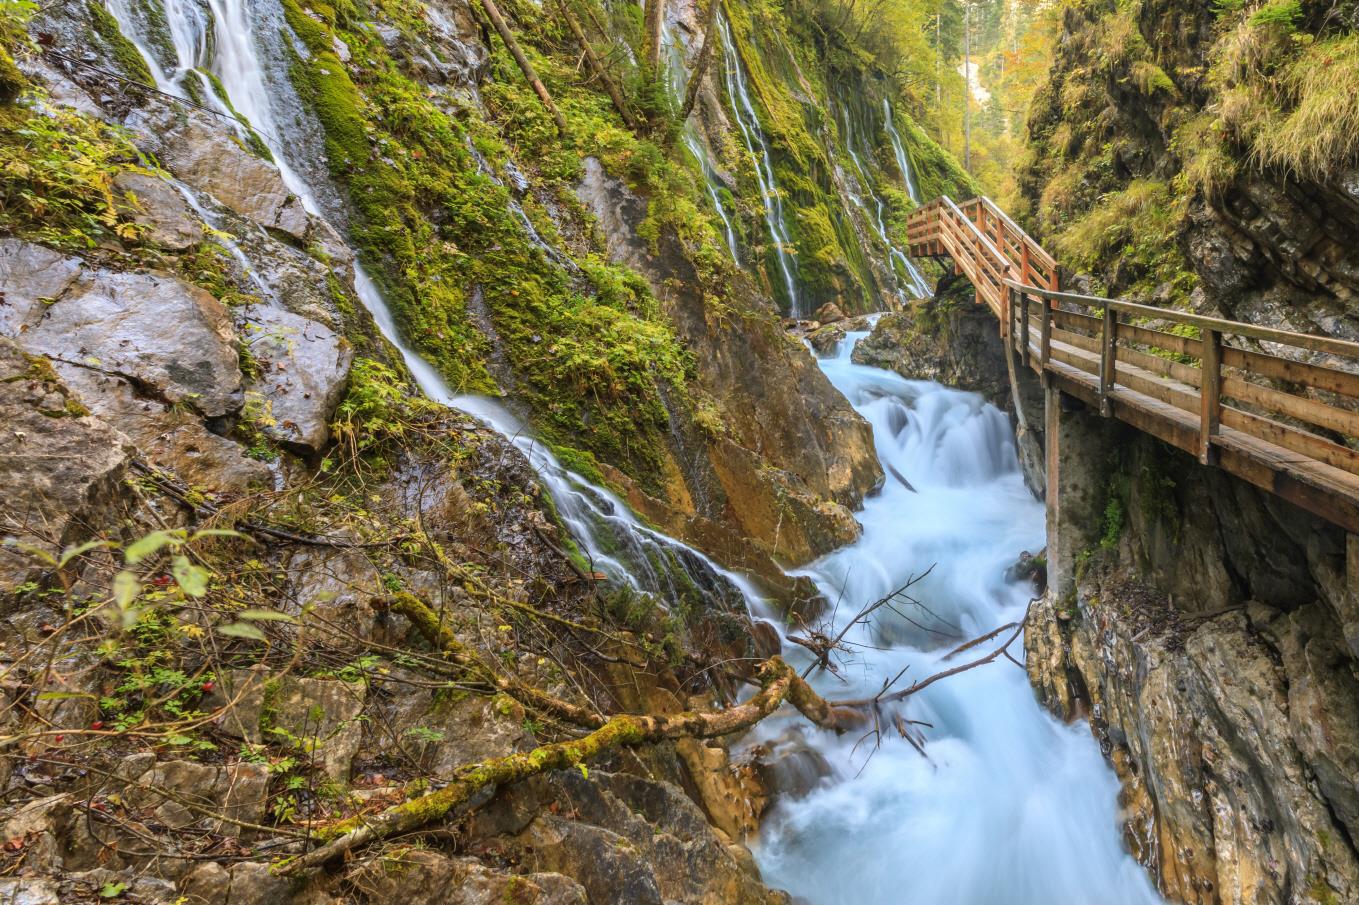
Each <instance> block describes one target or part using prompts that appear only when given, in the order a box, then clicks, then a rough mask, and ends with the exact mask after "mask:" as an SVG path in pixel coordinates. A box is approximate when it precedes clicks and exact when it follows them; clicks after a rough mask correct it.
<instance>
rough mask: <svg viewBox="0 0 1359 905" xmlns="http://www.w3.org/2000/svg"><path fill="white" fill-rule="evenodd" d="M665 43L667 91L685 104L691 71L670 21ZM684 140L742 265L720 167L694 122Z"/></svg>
mask: <svg viewBox="0 0 1359 905" xmlns="http://www.w3.org/2000/svg"><path fill="white" fill-rule="evenodd" d="M661 40H662V42H663V43H664V46H665V54H664V56H665V73H666V87H667V88H668V89H669V90H670V97H671V99H672V100H674V101H675V103H677V104H678V103H683V101H684V92H685V90H686V89H687V88H688V86H689V70H688V67H686V66H685V65H684V42H683V41H682V40H681V39H680V37H679V35H677V34H676V33H675V28H674V25H672V24H671V22H670V21H669V20H668V19H667V20H666V22H665V24H664V27H663V29H662V32H661ZM680 137H681V138H682V139H683V140H684V146H685V147H686V148H688V149H689V153H690V154H692V155H694V160H696V161H698V168H699V171H700V172H701V173H702V174H703V185H704V188H705V189H707V191H708V198H709V199H711V200H712V203H713V208H714V209H715V210H716V211H717V216H718V219H720V220H721V221H722V232H723V234H724V235H725V237H726V240H727V250H728V251H730V252H731V257H732V260H733V261H737V262H739V261H740V260H741V255H740V252H739V251H738V250H737V246H736V228H735V226H733V225H732V220H731V215H730V214H729V213H727V206H726V204H725V203H724V202H723V200H722V193H721V191H720V186H721V184H722V181H721V178H720V177H719V176H718V175H717V167H715V166H713V161H712V155H710V154H709V153H708V146H707V145H706V144H704V143H703V140H702V139H701V138H699V135H698V130H697V129H696V128H695V127H694V124H693V121H692V119H690V120H685V122H684V126H683V127H682V129H681V130H680Z"/></svg>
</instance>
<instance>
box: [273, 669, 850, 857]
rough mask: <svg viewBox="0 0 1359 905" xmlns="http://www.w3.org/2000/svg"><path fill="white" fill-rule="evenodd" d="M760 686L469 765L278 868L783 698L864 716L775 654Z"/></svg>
mask: <svg viewBox="0 0 1359 905" xmlns="http://www.w3.org/2000/svg"><path fill="white" fill-rule="evenodd" d="M757 678H758V680H759V683H760V690H759V691H758V692H757V693H756V694H755V695H754V696H753V697H751V698H750V699H749V700H748V701H746V702H745V703H743V704H738V705H736V706H734V707H728V708H726V709H724V710H711V711H689V712H685V713H677V714H670V715H664V716H651V715H637V716H634V715H629V714H620V715H618V716H614V717H610V718H609V720H608V721H607V722H605V723H604V724H603V725H602V726H600V727H599V728H598V729H596V730H595V731H593V732H591V733H589V734H588V735H586V736H584V737H582V738H578V739H570V740H568V741H564V742H556V743H553V744H550V745H543V746H542V747H540V748H535V749H534V750H532V751H528V752H524V753H520V754H511V755H508V756H506V757H498V758H494V759H492V760H488V761H485V762H483V763H480V764H470V765H468V766H466V767H463V768H461V769H460V770H458V771H457V772H456V774H455V778H454V779H453V781H452V782H451V783H449V784H448V785H446V786H444V787H443V788H442V789H439V790H438V791H436V792H430V793H428V794H426V795H421V796H420V797H418V798H413V799H411V800H410V801H407V802H405V803H403V804H399V805H397V806H395V807H393V808H390V809H388V810H386V811H384V812H382V813H381V814H378V815H377V816H375V817H372V818H365V817H354V818H350V819H349V820H344V821H340V822H339V823H336V824H333V825H331V826H329V827H325V828H323V829H321V830H320V831H319V833H318V834H317V838H319V839H321V840H323V841H325V840H328V841H326V842H325V844H324V845H322V846H321V847H320V848H317V849H315V850H313V851H310V852H307V853H306V854H304V855H301V856H299V857H297V858H296V859H294V860H293V861H291V862H289V863H288V864H287V865H285V866H283V867H282V868H281V869H280V870H279V873H280V874H283V875H285V876H287V875H296V874H298V873H300V872H303V871H306V870H310V869H312V868H317V867H321V866H323V865H325V864H327V863H329V862H330V861H333V860H335V859H337V858H340V857H343V856H344V855H346V854H347V853H349V852H351V851H353V850H354V849H356V848H359V847H362V846H365V845H369V844H371V843H374V842H377V841H379V840H382V839H385V838H387V837H389V836H392V835H395V834H399V833H408V832H411V831H413V830H418V829H420V828H421V827H424V826H427V825H429V824H431V823H433V822H435V821H438V820H441V819H443V818H444V817H446V816H447V815H448V814H450V813H451V812H456V811H457V810H458V809H459V808H461V807H462V806H464V805H466V804H467V803H468V802H470V801H472V800H473V799H474V798H476V797H478V796H479V795H480V794H481V793H482V792H483V791H485V790H491V791H492V792H493V791H494V790H495V789H497V788H500V787H503V786H507V785H512V784H514V783H517V782H521V781H522V780H525V779H527V778H529V777H530V776H535V775H537V774H539V773H544V772H547V771H549V770H563V769H568V768H570V767H574V766H577V765H579V764H583V763H585V762H586V761H589V760H593V759H594V758H597V757H599V756H600V755H602V754H606V753H608V752H610V751H613V750H615V749H619V748H635V747H638V746H640V745H646V744H654V743H656V742H663V741H672V740H676V739H684V738H719V737H721V736H724V735H731V734H733V733H737V732H744V731H745V730H747V729H749V728H750V727H751V726H754V725H755V724H756V723H758V722H759V721H760V720H762V719H764V718H765V717H767V716H769V715H770V714H772V713H773V712H774V711H775V710H777V709H778V708H779V705H781V704H782V703H783V702H785V701H787V702H788V703H790V704H792V705H793V706H794V707H796V708H797V709H798V711H799V712H800V713H802V715H803V716H805V717H806V718H807V719H809V720H811V721H812V722H813V723H816V724H817V725H818V726H822V727H823V728H827V729H833V730H835V731H837V732H841V731H844V730H846V729H850V728H853V727H854V726H856V725H860V724H862V722H863V715H862V714H861V713H858V712H855V711H850V710H846V709H844V708H840V707H835V706H833V705H831V704H829V703H828V702H826V701H825V700H823V699H822V698H821V697H820V696H819V695H818V694H817V693H816V692H815V691H813V690H812V688H811V686H809V685H808V684H807V683H806V682H805V681H803V680H802V679H801V678H800V677H799V676H798V675H797V673H796V672H794V671H793V669H792V667H790V666H789V665H788V664H787V663H785V662H784V661H783V659H782V658H781V657H771V658H769V659H768V660H766V661H765V662H764V663H763V664H762V665H761V666H760V671H759V673H758V676H757Z"/></svg>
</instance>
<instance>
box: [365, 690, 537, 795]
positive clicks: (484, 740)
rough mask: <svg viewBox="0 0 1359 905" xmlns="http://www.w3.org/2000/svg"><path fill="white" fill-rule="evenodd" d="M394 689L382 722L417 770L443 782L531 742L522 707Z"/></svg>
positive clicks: (500, 700) (493, 700)
mask: <svg viewBox="0 0 1359 905" xmlns="http://www.w3.org/2000/svg"><path fill="white" fill-rule="evenodd" d="M398 689H399V691H398V695H399V697H398V698H397V700H396V702H395V706H394V709H393V711H392V712H391V714H390V717H389V718H388V719H386V720H384V722H385V723H386V724H387V726H389V727H390V731H391V732H392V733H394V734H395V735H396V736H397V737H398V738H400V739H401V744H402V745H403V746H404V747H405V748H406V749H407V750H409V751H410V753H411V754H412V755H414V756H415V757H416V759H417V760H418V761H419V762H420V767H421V769H422V770H427V771H429V772H430V773H431V774H433V775H434V776H436V777H439V778H441V779H442V778H451V776H452V773H453V771H454V770H456V769H457V768H458V767H461V766H464V765H466V764H473V763H478V762H480V761H484V760H489V759H490V758H493V757H504V756H505V755H507V754H512V753H514V751H516V750H518V749H520V748H522V747H524V744H525V742H527V741H528V739H529V735H528V733H527V732H526V731H525V730H524V713H523V708H521V707H519V705H517V704H513V703H512V702H506V701H504V699H503V698H486V697H480V696H477V695H464V696H462V697H457V696H451V695H448V694H446V693H440V694H436V693H435V692H433V691H424V690H416V689H412V688H410V687H409V686H398Z"/></svg>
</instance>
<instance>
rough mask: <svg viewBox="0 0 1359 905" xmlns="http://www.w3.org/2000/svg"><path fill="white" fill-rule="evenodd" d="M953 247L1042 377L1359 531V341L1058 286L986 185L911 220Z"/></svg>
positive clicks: (920, 235) (930, 246) (921, 252)
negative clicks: (984, 194) (985, 193)
mask: <svg viewBox="0 0 1359 905" xmlns="http://www.w3.org/2000/svg"><path fill="white" fill-rule="evenodd" d="M908 234H909V239H910V251H911V254H912V255H913V256H916V257H944V256H947V257H949V258H951V259H952V261H953V264H954V267H955V268H956V269H957V270H958V271H959V272H960V273H962V274H963V275H965V276H967V278H968V279H969V280H971V282H972V285H973V286H974V287H975V289H976V291H977V300H978V301H979V302H983V303H985V304H986V305H987V306H988V307H989V308H990V309H991V310H992V311H993V312H994V313H995V314H996V317H997V318H998V320H999V324H1000V333H1001V338H1002V340H1003V341H1004V342H1005V345H1006V351H1007V354H1008V355H1010V356H1011V357H1012V359H1013V358H1018V359H1019V361H1020V362H1022V365H1023V366H1024V367H1028V368H1030V369H1032V370H1033V371H1036V372H1037V373H1038V374H1040V375H1041V376H1042V379H1043V381H1044V383H1045V384H1054V383H1055V385H1056V386H1057V387H1058V388H1059V389H1061V390H1062V391H1063V392H1066V393H1068V394H1069V395H1071V396H1074V397H1076V398H1078V399H1080V400H1082V401H1084V402H1086V403H1087V404H1089V405H1091V406H1093V407H1096V408H1098V409H1099V411H1100V412H1101V413H1102V414H1104V415H1105V416H1108V417H1114V418H1118V419H1119V420H1121V421H1124V422H1127V423H1128V424H1131V425H1133V426H1134V427H1136V428H1137V429H1139V430H1141V431H1144V432H1145V433H1148V434H1151V435H1152V436H1155V437H1158V438H1159V439H1161V440H1164V441H1165V442H1167V443H1169V444H1171V445H1173V446H1177V447H1179V448H1180V449H1183V450H1185V451H1187V452H1189V453H1191V454H1193V455H1194V456H1196V457H1198V459H1199V461H1200V462H1202V463H1204V464H1206V465H1216V466H1218V467H1220V468H1222V469H1224V470H1225V471H1228V472H1230V473H1231V474H1234V475H1236V476H1237V477H1240V478H1242V479H1244V480H1246V481H1249V482H1250V483H1251V484H1254V485H1255V486H1257V487H1261V488H1263V489H1265V490H1268V491H1270V492H1271V493H1274V494H1277V495H1278V496H1280V497H1283V498H1284V499H1286V500H1288V501H1290V502H1292V503H1294V504H1296V505H1298V506H1301V507H1302V508H1304V509H1307V510H1308V511H1310V512H1313V513H1315V514H1317V515H1319V516H1321V517H1322V518H1324V519H1326V520H1328V521H1330V522H1332V523H1334V524H1336V525H1340V526H1341V527H1343V528H1345V529H1346V530H1347V531H1350V532H1354V533H1359V451H1356V449H1355V448H1353V447H1354V446H1356V445H1359V441H1357V440H1356V438H1359V411H1356V409H1357V408H1359V343H1354V342H1348V341H1345V340H1339V339H1334V338H1331V337H1328V336H1316V335H1311V334H1304V333H1293V332H1290V331H1287V330H1277V329H1273V328H1270V327H1261V326H1257V325H1255V324H1246V323H1239V322H1236V321H1228V320H1222V319H1219V318H1211V317H1202V316H1199V315H1195V314H1188V313H1185V312H1181V311H1173V310H1168V309H1162V308H1154V307H1151V306H1147V305H1139V304H1135V303H1132V302H1126V301H1121V300H1117V299H1105V298H1097V297H1094V296H1085V295H1077V294H1075V293H1069V292H1061V291H1059V288H1058V268H1057V263H1056V261H1055V260H1054V259H1053V258H1052V256H1051V255H1049V254H1048V253H1047V252H1046V251H1044V250H1043V249H1042V247H1041V246H1039V245H1038V243H1037V242H1035V241H1034V240H1033V239H1032V238H1030V237H1029V236H1028V234H1027V233H1025V232H1024V231H1023V230H1022V229H1020V228H1019V227H1018V226H1017V225H1016V224H1015V223H1014V221H1012V220H1011V219H1010V218H1009V217H1008V216H1006V215H1005V213H1004V212H1003V211H1002V210H1000V208H998V207H997V206H996V205H995V204H994V203H993V202H992V201H991V200H990V199H988V198H976V199H973V200H971V201H967V202H964V203H962V204H961V205H960V204H955V203H954V202H953V201H952V200H950V199H949V198H947V197H943V198H939V199H936V200H935V201H932V202H930V203H929V204H927V205H925V206H924V207H921V208H920V209H918V210H916V211H915V212H914V213H913V214H912V215H911V218H910V221H909V223H908Z"/></svg>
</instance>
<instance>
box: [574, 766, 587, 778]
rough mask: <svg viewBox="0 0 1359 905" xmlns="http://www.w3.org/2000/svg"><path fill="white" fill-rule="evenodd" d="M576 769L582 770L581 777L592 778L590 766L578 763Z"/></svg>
mask: <svg viewBox="0 0 1359 905" xmlns="http://www.w3.org/2000/svg"><path fill="white" fill-rule="evenodd" d="M576 769H577V770H579V771H580V775H581V778H582V779H589V778H590V768H589V767H587V766H585V765H584V764H576Z"/></svg>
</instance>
